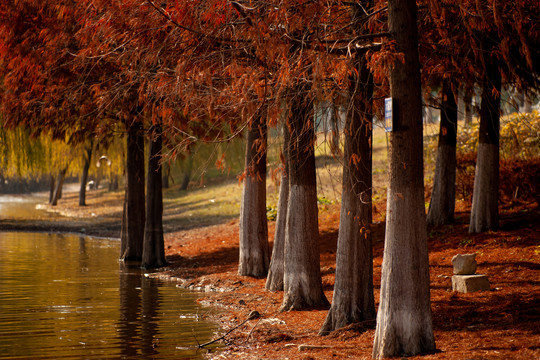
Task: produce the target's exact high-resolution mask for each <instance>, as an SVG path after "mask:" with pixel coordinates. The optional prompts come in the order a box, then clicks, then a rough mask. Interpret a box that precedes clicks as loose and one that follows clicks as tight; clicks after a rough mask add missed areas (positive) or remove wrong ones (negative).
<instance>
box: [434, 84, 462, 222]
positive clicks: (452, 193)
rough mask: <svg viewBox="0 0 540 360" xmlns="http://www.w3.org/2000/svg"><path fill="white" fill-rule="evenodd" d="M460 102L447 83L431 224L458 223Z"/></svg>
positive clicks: (444, 85)
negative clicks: (455, 216) (456, 207)
mask: <svg viewBox="0 0 540 360" xmlns="http://www.w3.org/2000/svg"><path fill="white" fill-rule="evenodd" d="M457 115H458V111H457V103H456V100H455V97H454V93H453V92H452V88H451V86H450V82H449V81H448V80H445V81H444V82H443V89H442V106H441V124H440V129H439V146H438V148H437V162H436V164H435V176H434V179H433V191H432V192H431V201H430V203H429V210H428V214H427V220H426V221H427V223H428V225H435V226H438V225H445V224H450V223H452V222H454V209H455V204H456V142H457Z"/></svg>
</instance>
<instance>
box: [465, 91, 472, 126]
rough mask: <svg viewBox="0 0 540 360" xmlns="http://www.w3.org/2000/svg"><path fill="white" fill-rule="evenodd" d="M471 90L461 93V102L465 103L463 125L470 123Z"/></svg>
mask: <svg viewBox="0 0 540 360" xmlns="http://www.w3.org/2000/svg"><path fill="white" fill-rule="evenodd" d="M472 99H473V97H472V90H465V93H464V95H463V103H464V105H465V125H471V124H472V118H473V112H474V111H473V104H472Z"/></svg>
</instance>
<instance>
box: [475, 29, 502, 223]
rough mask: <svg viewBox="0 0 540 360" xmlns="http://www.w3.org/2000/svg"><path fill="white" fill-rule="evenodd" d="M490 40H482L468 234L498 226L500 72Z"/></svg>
mask: <svg viewBox="0 0 540 360" xmlns="http://www.w3.org/2000/svg"><path fill="white" fill-rule="evenodd" d="M490 41H491V40H489V39H485V42H484V44H485V45H487V46H486V47H485V48H484V64H485V73H484V81H483V85H482V100H481V104H480V130H479V134H478V153H477V157H476V171H475V175H474V190H473V200H472V208H471V221H470V224H469V232H470V233H478V232H483V231H488V230H493V231H495V230H497V229H498V227H499V208H498V200H499V126H500V104H501V73H500V70H499V64H498V63H499V60H498V59H497V55H496V53H494V52H493V48H492V47H491V46H489V43H490Z"/></svg>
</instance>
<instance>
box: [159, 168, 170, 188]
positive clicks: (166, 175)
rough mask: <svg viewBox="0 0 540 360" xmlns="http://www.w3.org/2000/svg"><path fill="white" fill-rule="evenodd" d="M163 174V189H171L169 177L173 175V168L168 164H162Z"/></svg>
mask: <svg viewBox="0 0 540 360" xmlns="http://www.w3.org/2000/svg"><path fill="white" fill-rule="evenodd" d="M162 168H163V170H162V173H163V177H162V178H161V188H162V189H168V188H169V176H170V174H171V166H170V164H169V163H168V162H164V163H163V164H162Z"/></svg>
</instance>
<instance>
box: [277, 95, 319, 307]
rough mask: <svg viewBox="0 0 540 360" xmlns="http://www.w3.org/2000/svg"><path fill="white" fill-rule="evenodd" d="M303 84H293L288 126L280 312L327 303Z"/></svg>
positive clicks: (311, 127)
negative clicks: (323, 281)
mask: <svg viewBox="0 0 540 360" xmlns="http://www.w3.org/2000/svg"><path fill="white" fill-rule="evenodd" d="M305 87H306V86H305V85H304V86H302V85H296V86H295V90H296V91H295V94H294V95H295V96H294V97H293V96H291V99H290V103H289V106H290V110H289V114H288V118H287V126H288V127H289V134H290V141H289V149H288V155H289V201H288V207H287V220H286V223H287V225H286V232H285V249H284V251H285V258H284V268H283V291H284V294H283V303H282V306H281V310H282V311H287V310H302V309H305V308H307V307H317V306H327V305H328V300H327V299H326V297H325V295H324V292H323V288H322V279H321V269H320V250H319V228H318V226H319V222H318V208H317V184H316V173H315V148H314V144H315V128H314V119H313V106H312V104H311V102H309V101H308V100H307V99H306V98H305V97H304V94H305V90H306V89H305Z"/></svg>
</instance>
